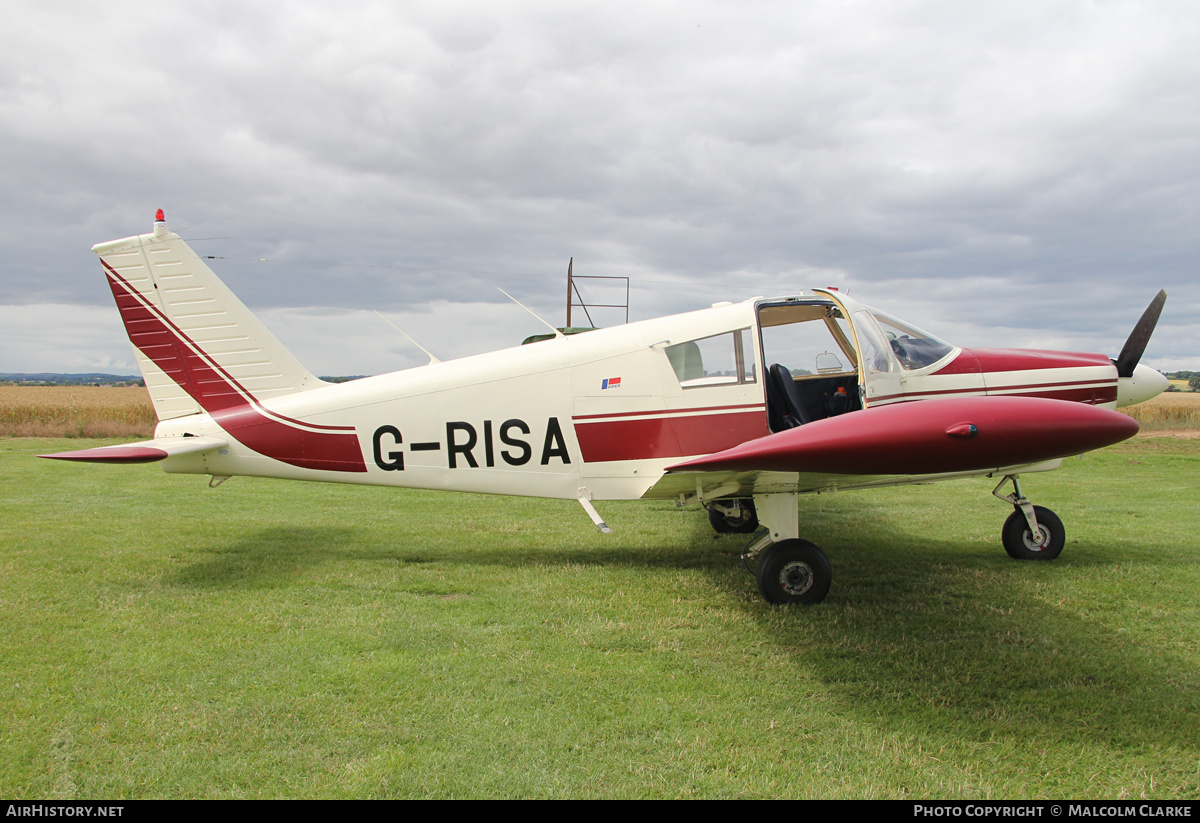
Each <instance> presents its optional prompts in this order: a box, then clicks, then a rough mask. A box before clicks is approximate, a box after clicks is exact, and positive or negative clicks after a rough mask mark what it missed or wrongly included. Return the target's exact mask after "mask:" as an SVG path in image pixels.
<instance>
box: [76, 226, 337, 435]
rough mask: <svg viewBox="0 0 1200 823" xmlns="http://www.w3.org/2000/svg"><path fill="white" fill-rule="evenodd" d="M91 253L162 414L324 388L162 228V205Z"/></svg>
mask: <svg viewBox="0 0 1200 823" xmlns="http://www.w3.org/2000/svg"><path fill="white" fill-rule="evenodd" d="M92 251H94V252H96V254H98V255H99V256H100V260H101V262H102V263H103V264H104V271H105V275H106V276H107V277H108V283H109V286H110V287H111V288H112V292H113V297H114V298H116V301H117V308H118V309H120V311H121V319H122V320H123V321H124V322H125V329H126V331H127V332H128V334H129V340H130V342H131V343H133V348H134V351H135V353H136V354H137V359H138V366H139V367H140V368H141V370H142V376H143V377H145V378H146V387H147V389H149V391H150V398H151V400H153V402H154V409H155V412H157V414H158V418H159V419H160V420H168V419H170V418H173V417H182V416H184V415H188V414H195V413H197V412H200V411H201V410H207V411H213V410H214V408H228V407H231V406H236V405H241V404H243V403H247V402H251V401H253V400H265V399H268V398H270V397H276V396H279V395H283V394H291V393H292V392H297V391H306V390H308V389H314V388H318V387H319V386H323V385H326V384H325V383H324V381H321V380H319V379H317V378H316V377H314V376H313V375H312V374H310V373H309V371H308V370H307V369H305V368H304V366H302V365H300V363H299V361H297V360H296V358H295V357H293V356H292V355H291V353H290V352H288V351H287V350H286V349H285V348H284V347H283V345H282V344H280V342H279V341H278V340H276V339H275V336H274V335H273V334H271V333H270V332H269V331H267V328H266V327H265V326H263V324H262V323H261V322H259V320H258V319H257V318H256V317H255V316H254V315H253V314H251V313H250V310H249V309H247V308H246V307H245V306H244V305H243V304H242V302H241V301H240V300H238V299H237V297H235V296H234V294H233V292H231V291H230V290H229V289H228V288H227V287H226V286H225V284H224V283H222V282H221V281H220V280H219V279H218V278H217V276H216V275H215V274H214V273H213V271H212V269H210V268H209V267H208V266H207V265H205V264H204V261H202V260H201V259H200V258H199V257H198V256H197V255H196V253H195V252H193V251H192V250H191V248H189V247H188V245H187V244H186V243H184V242H183V240H181V239H180V238H179V235H177V234H174V233H172V232H170V231H169V230H168V229H167V224H166V221H165V219H164V218H163V213H162V211H161V210H159V212H158V215H157V220H156V222H155V223H154V231H152V232H150V233H149V234H143V235H139V236H136V237H126V238H124V239H122V240H113V241H111V242H108V243H100V244H98V245H96V246H93V247H92Z"/></svg>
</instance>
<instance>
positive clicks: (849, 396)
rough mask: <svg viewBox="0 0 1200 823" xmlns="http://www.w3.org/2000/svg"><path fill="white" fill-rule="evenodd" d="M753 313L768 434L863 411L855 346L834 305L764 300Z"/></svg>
mask: <svg viewBox="0 0 1200 823" xmlns="http://www.w3.org/2000/svg"><path fill="white" fill-rule="evenodd" d="M756 312H757V319H758V331H759V344H760V347H761V356H762V364H763V374H764V378H765V379H764V383H765V393H766V400H767V418H768V425H769V427H770V429H771V431H772V432H779V431H783V430H785V429H791V428H795V427H796V426H802V425H804V424H806V423H811V422H813V421H815V420H823V419H825V418H827V417H835V416H837V415H840V414H845V413H846V412H851V411H857V410H859V409H861V408H862V407H863V405H862V394H861V392H860V386H861V385H862V382H861V378H860V371H861V369H860V366H859V355H858V348H857V347H858V344H857V342H856V339H855V334H854V332H853V330H852V328H851V327H850V324H849V323H848V322H847V321H846V319H845V314H844V310H843V308H842V307H841V306H840V305H839V304H838V303H837V301H835V300H833V299H831V298H830V297H828V296H826V295H823V294H821V295H813V296H802V297H789V298H784V299H781V300H764V301H762V302H760V303H758V304H757V306H756Z"/></svg>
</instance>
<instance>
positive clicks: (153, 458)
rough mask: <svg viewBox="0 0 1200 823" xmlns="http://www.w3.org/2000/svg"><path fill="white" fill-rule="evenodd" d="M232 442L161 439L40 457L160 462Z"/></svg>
mask: <svg viewBox="0 0 1200 823" xmlns="http://www.w3.org/2000/svg"><path fill="white" fill-rule="evenodd" d="M228 445H229V441H227V440H222V439H221V438H219V437H160V438H158V439H156V440H143V441H142V442H140V443H122V444H120V445H117V446H101V447H100V448H98V449H82V450H81V451H73V452H58V453H57V454H39V455H38V457H48V458H50V459H51V460H78V461H81V462H84V463H157V462H158V461H159V460H166V459H167V458H168V457H173V456H174V455H177V454H190V453H192V452H205V451H211V450H212V449H223V448H225V447H226V446H228Z"/></svg>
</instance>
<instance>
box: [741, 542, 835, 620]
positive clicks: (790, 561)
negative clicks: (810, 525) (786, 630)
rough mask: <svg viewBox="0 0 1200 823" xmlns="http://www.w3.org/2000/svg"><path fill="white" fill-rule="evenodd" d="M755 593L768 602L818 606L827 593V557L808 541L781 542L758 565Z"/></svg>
mask: <svg viewBox="0 0 1200 823" xmlns="http://www.w3.org/2000/svg"><path fill="white" fill-rule="evenodd" d="M757 576H758V590H759V592H761V593H762V596H763V597H764V598H766V599H767V601H768V602H769V603H777V604H779V605H787V604H789V603H820V602H821V601H822V600H824V599H825V595H827V594H829V585H830V584H831V583H832V582H833V569H831V568H830V566H829V558H827V557H826V556H825V552H823V551H821V550H820V549H819V548H817V547H816V546H815V545H813V544H812V543H809V542H808V541H807V540H781V541H779V542H778V543H776V544H775V545H774V546H772V547H771V548H769V549H767V550H766V552H765V553H764V554H763V556H762V558H761V559H760V560H759V562H758V575H757Z"/></svg>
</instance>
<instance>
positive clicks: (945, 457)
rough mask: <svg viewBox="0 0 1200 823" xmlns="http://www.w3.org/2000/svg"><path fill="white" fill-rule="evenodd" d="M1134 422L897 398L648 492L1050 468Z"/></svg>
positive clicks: (1023, 407)
mask: <svg viewBox="0 0 1200 823" xmlns="http://www.w3.org/2000/svg"><path fill="white" fill-rule="evenodd" d="M1137 431H1138V424H1137V422H1136V421H1135V420H1133V419H1132V418H1131V417H1129V416H1127V415H1124V414H1121V413H1120V412H1115V411H1111V410H1109V409H1104V408H1100V407H1097V406H1090V405H1087V404H1085V403H1075V402H1071V401H1066V400H1050V399H1047V398H1042V397H1014V396H1006V397H958V398H946V399H938V400H923V401H915V402H909V403H895V404H892V405H888V406H881V407H876V408H873V409H866V410H863V411H857V412H852V413H850V414H845V415H841V416H839V417H832V418H828V419H825V420H817V421H815V422H812V423H808V424H806V425H803V426H799V427H797V428H793V429H787V430H785V431H781V432H776V433H775V434H770V435H767V436H766V437H761V438H758V439H757V440H751V441H749V442H747V443H742V444H741V445H738V446H735V447H733V448H731V449H726V450H725V451H720V452H716V453H715V454H710V455H708V456H706V457H700V458H696V459H693V460H688V461H686V462H683V463H679V464H677V465H674V466H671V467H669V468H668V469H667V473H666V474H665V475H664V476H663V477H662V478H661V479H660V480H659V481H658V482H657V483H655V485H654V486H652V487H651V488H650V489H649V490H648V491H647V492H646V494H645V495H643V496H644V497H647V498H668V497H677V496H679V495H681V494H682V495H691V494H699V495H701V496H702V497H704V498H707V499H713V498H718V497H748V496H750V495H753V494H770V493H781V492H814V491H824V490H833V489H844V488H862V487H868V486H884V485H899V484H904V483H925V482H932V481H935V480H945V479H950V478H954V477H970V476H975V475H986V474H996V473H1004V474H1013V473H1017V471H1018V470H1019V471H1026V472H1028V471H1046V470H1049V469H1053V468H1057V467H1058V464H1059V463H1061V461H1062V458H1064V457H1068V456H1070V455H1074V454H1082V453H1083V452H1086V451H1091V450H1093V449H1098V448H1102V447H1104V446H1109V445H1112V444H1113V443H1118V442H1120V441H1122V440H1125V439H1126V438H1129V437H1132V436H1133V435H1134V434H1136V433H1137Z"/></svg>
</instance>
